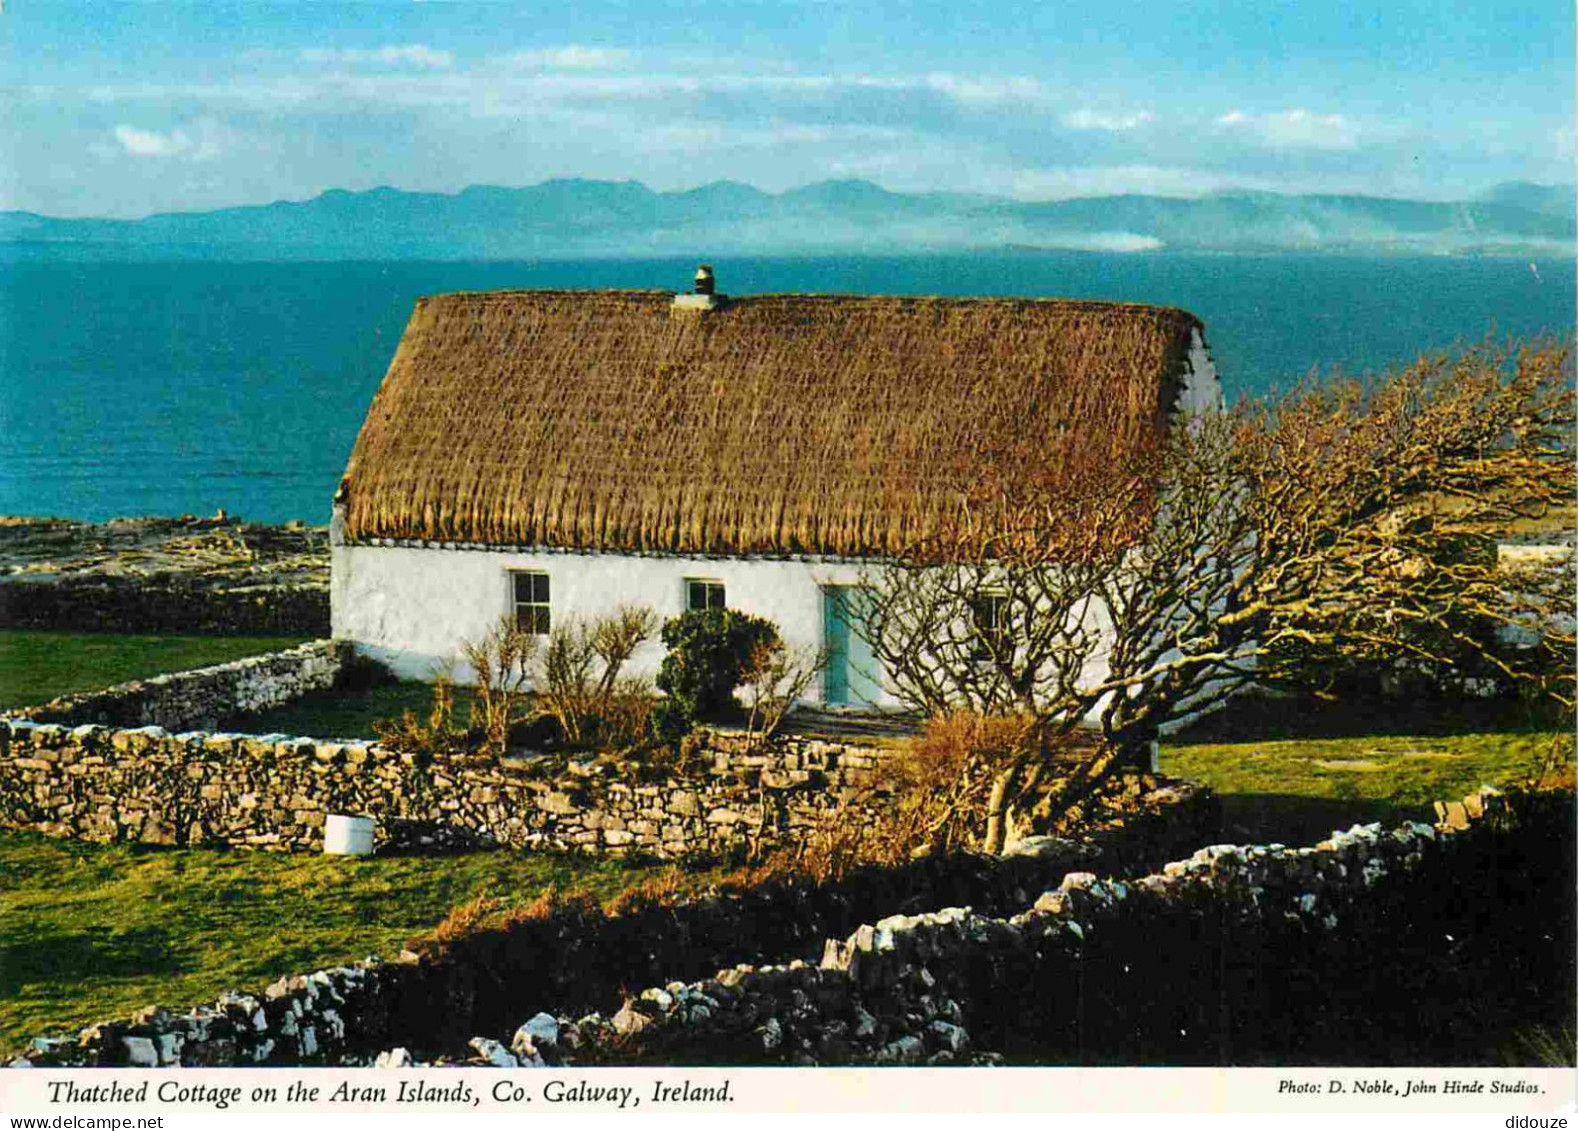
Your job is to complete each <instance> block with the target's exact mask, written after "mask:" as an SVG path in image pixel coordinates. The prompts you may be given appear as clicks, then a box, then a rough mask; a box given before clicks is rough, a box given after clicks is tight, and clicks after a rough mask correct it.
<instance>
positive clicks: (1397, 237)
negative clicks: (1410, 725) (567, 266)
mask: <svg viewBox="0 0 1578 1131" xmlns="http://www.w3.org/2000/svg"><path fill="white" fill-rule="evenodd" d="M1575 209H1578V195H1575V189H1574V187H1573V186H1571V185H1561V186H1547V185H1535V184H1529V183H1527V182H1509V183H1507V184H1502V185H1497V186H1496V187H1495V188H1493V189H1491V190H1489V191H1488V192H1485V193H1483V194H1481V195H1480V196H1479V197H1478V198H1476V199H1474V200H1467V201H1461V202H1456V203H1439V202H1427V201H1417V200H1397V199H1389V198H1383V197H1367V196H1325V195H1319V196H1316V195H1309V196H1285V195H1279V194H1276V193H1264V192H1222V193H1215V194H1212V195H1209V196H1204V197H1199V198H1193V199H1182V198H1175V197H1160V196H1135V195H1124V196H1106V197H1087V198H1082V199H1076V200H1059V201H1049V202H1041V203H1033V202H1025V201H1018V200H1011V199H1007V198H1003V197H992V196H976V195H967V194H961V193H897V192H888V191H887V190H885V189H883V188H880V187H878V186H877V185H874V184H871V183H869V182H866V181H858V180H844V181H824V182H821V183H819V184H813V185H808V186H806V187H804V188H798V189H792V190H790V191H788V192H782V193H767V192H763V191H761V190H759V189H755V188H752V187H751V186H749V185H744V184H739V183H737V182H733V181H717V182H714V183H712V184H708V185H703V186H702V187H701V188H696V189H691V190H688V191H684V192H654V191H653V190H652V189H649V188H647V187H646V186H645V185H642V184H640V183H638V182H635V181H622V182H613V181H586V180H552V181H545V182H543V183H542V184H539V185H533V186H531V187H529V188H498V187H492V186H481V185H479V186H474V187H472V188H468V189H465V190H464V191H462V192H459V193H455V194H453V195H450V194H443V193H424V192H404V191H401V190H399V189H393V188H376V189H372V190H370V191H367V192H347V191H345V190H343V189H333V190H330V191H328V192H325V193H323V194H322V195H321V196H317V197H314V198H313V199H311V200H307V201H301V202H286V201H281V202H278V203H275V204H265V205H258V206H251V207H243V208H225V209H220V210H217V211H213V212H172V213H162V214H158V215H153V216H148V217H146V218H144V219H141V220H94V219H60V218H52V217H48V216H41V215H38V214H35V213H31V212H0V252H3V251H4V249H5V248H6V247H10V248H12V249H14V250H22V249H35V250H42V251H46V252H51V253H53V252H60V253H68V254H69V253H80V254H85V255H99V254H102V255H108V256H113V257H116V258H120V257H123V256H124V257H135V258H144V257H158V258H166V257H174V258H210V259H535V258H589V257H611V256H617V257H621V258H629V257H641V256H665V255H685V256H696V257H700V258H705V257H707V256H711V255H725V254H755V255H774V254H790V255H793V254H818V253H830V254H853V253H863V252H864V253H874V254H895V253H906V252H925V251H964V250H970V249H1027V250H1035V249H1076V250H1090V251H1161V250H1174V251H1228V252H1286V251H1301V252H1346V253H1366V254H1384V253H1394V252H1395V253H1408V254H1421V253H1423V254H1443V253H1444V254H1481V255H1483V254H1509V255H1526V254H1527V255H1561V256H1564V257H1565V256H1569V255H1571V254H1572V253H1573V250H1574V238H1575V231H1574V227H1575V225H1574V214H1575Z"/></svg>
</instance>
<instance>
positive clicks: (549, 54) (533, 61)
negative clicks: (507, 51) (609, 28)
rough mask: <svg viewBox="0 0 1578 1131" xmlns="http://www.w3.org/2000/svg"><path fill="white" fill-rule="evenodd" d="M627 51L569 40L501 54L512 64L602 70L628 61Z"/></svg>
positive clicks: (558, 68)
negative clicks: (565, 42)
mask: <svg viewBox="0 0 1578 1131" xmlns="http://www.w3.org/2000/svg"><path fill="white" fill-rule="evenodd" d="M630 59H631V53H630V52H629V51H626V50H624V49H623V48H619V47H586V46H583V45H581V44H578V43H572V44H570V45H569V46H567V47H547V48H542V49H540V50H536V51H517V52H516V53H515V54H513V55H507V56H505V57H504V60H503V61H504V62H505V63H506V64H508V65H510V66H514V67H532V68H541V69H544V70H561V71H604V70H608V69H610V68H612V67H620V66H623V65H625V64H626V63H628V62H629V61H630Z"/></svg>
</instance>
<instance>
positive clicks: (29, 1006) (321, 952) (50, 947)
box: [0, 832, 703, 1050]
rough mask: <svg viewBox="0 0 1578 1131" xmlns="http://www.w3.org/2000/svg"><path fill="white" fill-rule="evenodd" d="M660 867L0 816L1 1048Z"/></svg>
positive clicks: (198, 999) (622, 883)
mask: <svg viewBox="0 0 1578 1131" xmlns="http://www.w3.org/2000/svg"><path fill="white" fill-rule="evenodd" d="M664 867H666V866H664ZM662 870H664V868H663V867H660V866H658V865H650V864H649V865H637V864H632V863H627V862H619V861H609V860H603V861H597V860H592V859H589V858H581V857H569V856H560V855H549V854H532V853H522V852H507V851H497V852H473V853H465V854H459V855H446V856H420V857H419V856H376V857H368V858H350V857H336V856H322V855H306V854H286V853H271V852H249V851H239V850H238V851H224V850H206V849H167V848H155V847H142V846H126V845H97V844H84V843H79V842H74V841H66V840H53V839H50V838H47V837H44V836H40V835H36V834H32V833H20V832H0V875H3V876H5V877H6V880H5V884H4V885H3V890H0V1050H12V1049H15V1048H16V1047H17V1046H19V1045H20V1044H22V1043H23V1042H25V1040H26V1039H27V1038H29V1037H34V1036H39V1035H44V1034H46V1033H60V1032H75V1031H76V1030H77V1029H78V1028H80V1027H82V1026H83V1025H86V1024H90V1023H92V1022H95V1021H105V1020H111V1019H114V1018H120V1017H126V1016H129V1015H130V1014H131V1013H133V1012H135V1011H136V1010H138V1009H140V1008H142V1007H144V1006H148V1005H154V1004H158V1005H164V1006H168V1007H172V1008H174V1007H182V1008H186V1007H190V1006H192V1005H197V1004H200V1003H203V1002H209V1001H212V1000H213V999H214V998H215V997H217V996H218V995H219V994H220V993H222V992H224V991H225V990H227V989H244V990H261V989H262V988H263V986H265V985H266V984H268V983H269V982H271V981H273V980H274V979H275V978H277V977H279V976H280V975H283V974H292V973H306V972H309V971H312V970H316V969H319V968H321V967H323V966H328V965H335V964H339V963H343V962H349V961H354V960H356V959H359V958H365V957H366V956H368V955H370V954H377V955H381V956H383V957H385V958H392V957H394V956H395V955H397V954H398V953H399V951H400V949H401V948H402V946H403V945H404V943H405V942H406V940H407V939H409V938H411V937H412V936H413V935H415V934H418V933H422V932H425V931H427V930H429V929H431V928H432V927H433V926H435V925H436V924H438V923H439V922H440V921H441V920H442V919H443V918H444V916H445V915H446V914H447V913H448V912H449V911H450V910H451V909H452V908H454V907H456V906H457V905H460V904H464V903H468V902H471V901H472V900H474V899H475V898H476V897H477V896H479V895H481V894H484V893H486V894H487V895H489V896H490V897H492V898H495V899H500V900H502V901H504V902H505V903H507V904H518V903H527V902H530V901H531V900H532V899H533V898H535V897H536V896H537V895H538V894H540V892H541V891H542V889H543V888H544V887H546V886H548V885H553V884H556V885H559V886H561V887H566V888H568V887H571V886H576V887H579V888H581V889H583V890H586V891H588V892H590V893H591V894H593V895H594V896H596V897H598V898H601V899H606V898H608V897H610V896H612V895H614V894H615V893H617V892H619V891H621V890H623V889H624V888H625V887H627V886H629V884H630V883H631V882H632V881H633V880H637V879H639V878H641V877H643V876H646V875H650V874H653V873H655V872H657V871H662ZM702 879H703V877H702V876H701V875H700V874H698V877H697V882H698V883H699V882H702Z"/></svg>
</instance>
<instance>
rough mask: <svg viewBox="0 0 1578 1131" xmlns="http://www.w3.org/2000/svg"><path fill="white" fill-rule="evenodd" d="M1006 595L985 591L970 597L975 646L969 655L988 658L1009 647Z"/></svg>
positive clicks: (975, 657) (978, 658)
mask: <svg viewBox="0 0 1578 1131" xmlns="http://www.w3.org/2000/svg"><path fill="white" fill-rule="evenodd" d="M1008 620H1009V613H1008V596H1007V594H1005V593H986V594H983V595H982V596H980V597H972V598H971V599H970V621H971V623H972V624H973V625H974V626H975V646H974V648H973V649H972V651H971V656H972V657H973V658H974V659H977V660H990V659H993V658H994V657H995V656H997V655H999V654H1000V653H1002V652H1003V651H1004V650H1005V648H1007V647H1009V646H1010V645H1009V641H1008V627H1009V626H1008Z"/></svg>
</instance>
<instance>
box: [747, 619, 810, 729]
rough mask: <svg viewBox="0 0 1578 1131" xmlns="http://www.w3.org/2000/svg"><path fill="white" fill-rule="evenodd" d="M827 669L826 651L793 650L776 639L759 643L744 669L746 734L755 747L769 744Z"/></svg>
mask: <svg viewBox="0 0 1578 1131" xmlns="http://www.w3.org/2000/svg"><path fill="white" fill-rule="evenodd" d="M826 667H827V653H826V652H825V651H818V650H808V649H804V648H791V647H790V646H789V645H787V644H785V643H784V642H783V640H781V639H780V638H778V637H777V636H774V637H773V638H772V639H770V640H765V641H758V642H757V643H756V645H755V646H754V647H753V648H752V649H751V656H750V660H749V661H748V662H747V664H746V667H745V681H744V683H745V706H746V721H745V732H746V734H747V735H749V736H750V740H751V744H752V745H753V746H762V745H764V744H766V743H767V742H770V741H771V740H772V739H773V738H774V737H775V736H776V735H777V734H778V733H779V731H780V730H781V729H782V728H783V724H784V721H785V720H786V719H787V718H788V717H789V712H791V711H792V710H794V706H795V704H796V703H798V702H799V701H800V700H801V699H803V698H804V697H805V693H806V692H807V691H808V690H810V688H811V685H812V684H813V683H815V682H816V678H817V676H818V675H820V674H821V672H822V671H823V669H824V668H826Z"/></svg>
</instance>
